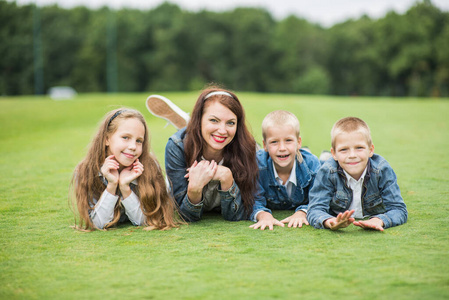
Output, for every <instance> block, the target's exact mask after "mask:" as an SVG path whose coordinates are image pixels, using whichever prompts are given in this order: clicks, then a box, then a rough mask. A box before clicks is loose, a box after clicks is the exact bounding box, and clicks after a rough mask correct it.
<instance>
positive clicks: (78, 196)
mask: <svg viewBox="0 0 449 300" xmlns="http://www.w3.org/2000/svg"><path fill="white" fill-rule="evenodd" d="M131 118H135V119H138V120H139V121H140V122H142V124H143V126H144V127H145V136H144V141H143V144H142V154H141V155H140V157H139V161H140V162H141V163H142V164H143V167H144V170H145V171H144V172H143V173H142V175H140V176H139V177H138V178H137V187H136V189H135V190H134V192H135V193H136V194H137V196H138V197H139V199H140V206H141V209H142V211H143V213H144V214H145V217H146V221H145V223H146V225H148V226H149V228H150V229H153V228H155V229H161V230H163V229H169V228H172V227H177V225H178V224H179V223H180V221H179V220H178V219H177V217H176V214H175V208H176V206H175V203H174V200H173V199H172V198H171V196H170V194H169V193H168V191H167V187H166V184H165V178H164V175H163V173H162V170H161V168H160V166H159V164H158V162H157V160H156V158H155V157H154V156H153V155H152V154H151V153H150V146H149V145H150V142H149V135H148V127H147V124H146V122H145V119H144V117H143V116H142V114H141V113H140V112H139V111H137V110H134V109H127V108H120V109H116V110H113V111H110V112H109V113H107V114H106V116H105V117H104V119H103V121H102V122H101V123H100V127H99V129H98V132H97V134H96V135H95V137H94V138H93V140H92V142H91V144H90V147H89V150H88V152H87V155H86V157H85V158H84V159H83V160H82V161H81V162H80V163H79V164H78V165H77V166H76V168H75V172H74V173H73V177H72V181H71V183H70V193H69V200H70V202H71V203H72V207H73V208H74V206H75V205H76V208H77V209H73V210H74V212H75V215H76V216H75V223H76V222H77V221H79V224H78V225H76V226H75V227H76V228H78V229H81V230H93V229H95V226H94V224H93V223H92V220H91V219H90V217H89V211H90V210H92V209H93V208H94V206H95V203H94V201H93V200H94V199H97V200H99V199H100V196H101V194H102V193H103V191H104V190H105V188H106V187H105V185H104V183H103V181H102V179H101V177H100V176H99V175H100V169H101V166H102V165H103V163H104V161H105V159H106V157H107V146H106V138H107V137H109V136H111V135H112V134H114V132H115V131H117V128H118V126H119V125H120V122H122V121H123V120H126V119H131ZM73 198H75V200H76V201H73ZM120 210H121V201H120V200H119V201H117V203H116V205H115V208H114V218H113V220H112V221H111V222H109V223H108V224H106V226H105V229H107V228H110V227H112V226H114V225H115V224H117V222H118V221H119V219H120ZM76 212H78V216H77V214H76Z"/></svg>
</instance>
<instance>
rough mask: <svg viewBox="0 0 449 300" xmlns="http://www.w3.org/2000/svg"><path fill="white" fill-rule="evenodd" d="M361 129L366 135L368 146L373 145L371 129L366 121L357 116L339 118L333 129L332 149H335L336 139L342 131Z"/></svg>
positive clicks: (348, 131)
mask: <svg viewBox="0 0 449 300" xmlns="http://www.w3.org/2000/svg"><path fill="white" fill-rule="evenodd" d="M355 131H359V132H360V133H362V134H363V135H364V136H365V137H366V142H367V143H368V146H370V147H371V144H372V140H371V131H370V129H369V127H368V124H366V122H365V121H363V120H362V119H359V118H356V117H346V118H343V119H340V120H338V121H337V122H336V123H335V124H334V126H333V127H332V130H331V141H332V149H334V150H335V140H336V138H337V135H339V134H340V133H343V132H344V133H351V132H355Z"/></svg>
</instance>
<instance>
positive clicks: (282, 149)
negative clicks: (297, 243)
mask: <svg viewBox="0 0 449 300" xmlns="http://www.w3.org/2000/svg"><path fill="white" fill-rule="evenodd" d="M262 134H263V146H264V150H259V151H258V152H257V163H258V165H259V179H258V183H259V191H258V194H257V195H256V197H255V203H254V207H253V212H252V214H251V217H250V218H251V220H253V221H254V222H256V223H255V224H253V225H251V226H250V227H251V228H254V229H258V228H260V229H261V230H264V229H265V228H266V227H268V228H269V229H270V230H273V225H277V226H281V227H284V223H288V227H302V225H303V224H306V225H309V223H308V222H307V218H306V214H307V205H308V202H309V197H308V195H309V190H310V188H311V187H312V184H313V180H314V178H315V174H316V172H317V170H318V168H319V167H320V162H319V160H318V158H317V157H316V156H315V155H313V154H311V153H310V152H308V151H306V150H303V149H301V137H300V132H299V121H298V119H297V118H296V116H295V115H294V114H292V113H290V112H288V111H284V110H277V111H273V112H271V113H269V114H268V115H267V116H266V117H265V119H264V120H263V122H262ZM270 209H277V210H287V209H294V210H295V213H294V214H293V215H291V216H290V217H288V218H285V219H283V220H281V221H278V220H277V219H275V218H274V217H273V215H272V214H271V210H270Z"/></svg>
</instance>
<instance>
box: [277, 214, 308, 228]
mask: <svg viewBox="0 0 449 300" xmlns="http://www.w3.org/2000/svg"><path fill="white" fill-rule="evenodd" d="M281 223H288V227H293V228H295V227H298V228H301V227H302V224H305V225H309V222H307V214H306V213H305V212H303V211H302V210H299V211H297V212H295V213H294V214H293V215H291V216H290V217H288V218H285V219H284V220H282V221H281Z"/></svg>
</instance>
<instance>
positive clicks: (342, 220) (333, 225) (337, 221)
mask: <svg viewBox="0 0 449 300" xmlns="http://www.w3.org/2000/svg"><path fill="white" fill-rule="evenodd" d="M353 213H354V210H347V211H345V212H344V213H339V214H338V215H337V217H336V218H330V219H327V220H326V221H324V227H326V228H329V229H330V230H337V229H340V228H346V227H348V226H349V225H351V223H353V222H354V221H355V219H354V218H351V216H352V214H353Z"/></svg>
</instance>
